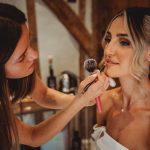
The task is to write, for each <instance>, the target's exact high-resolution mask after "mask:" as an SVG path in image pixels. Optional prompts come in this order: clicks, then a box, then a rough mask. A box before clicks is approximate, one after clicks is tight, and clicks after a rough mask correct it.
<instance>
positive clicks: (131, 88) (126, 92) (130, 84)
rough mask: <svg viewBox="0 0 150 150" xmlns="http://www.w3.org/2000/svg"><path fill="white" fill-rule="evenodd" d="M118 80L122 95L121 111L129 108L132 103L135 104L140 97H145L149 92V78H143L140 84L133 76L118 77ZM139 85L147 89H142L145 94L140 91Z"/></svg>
mask: <svg viewBox="0 0 150 150" xmlns="http://www.w3.org/2000/svg"><path fill="white" fill-rule="evenodd" d="M119 80H120V84H121V89H122V97H123V104H122V111H124V110H126V109H129V108H130V106H131V105H132V104H133V103H134V104H135V103H136V102H138V101H139V100H141V99H146V98H145V97H146V95H147V94H150V90H149V89H150V82H149V79H143V81H142V83H141V84H139V83H138V82H137V81H136V80H135V79H134V78H133V77H126V78H123V79H122V78H120V79H119ZM141 86H143V89H145V90H147V91H145V90H144V92H145V93H146V94H143V92H141ZM140 102H141V101H140Z"/></svg>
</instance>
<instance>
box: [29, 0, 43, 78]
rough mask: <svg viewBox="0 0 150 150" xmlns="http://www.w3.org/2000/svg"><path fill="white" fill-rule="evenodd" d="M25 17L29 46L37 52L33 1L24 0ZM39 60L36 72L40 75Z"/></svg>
mask: <svg viewBox="0 0 150 150" xmlns="http://www.w3.org/2000/svg"><path fill="white" fill-rule="evenodd" d="M26 5H27V17H28V24H29V29H30V30H29V31H30V44H31V47H33V49H34V50H37V51H38V40H37V28H36V13H35V0H26ZM39 66H40V65H39V60H37V66H36V71H37V73H38V74H39V76H40V75H41V74H40V67H39Z"/></svg>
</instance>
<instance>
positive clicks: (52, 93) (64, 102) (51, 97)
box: [35, 88, 75, 109]
mask: <svg viewBox="0 0 150 150" xmlns="http://www.w3.org/2000/svg"><path fill="white" fill-rule="evenodd" d="M74 97H75V96H74V95H71V94H64V93H62V92H59V91H56V90H53V89H50V88H48V89H47V93H46V94H45V96H44V97H43V98H42V99H39V100H35V101H36V103H37V104H39V105H41V106H43V107H47V108H51V109H64V108H66V107H67V106H68V105H69V104H70V103H71V102H72V101H73V100H74Z"/></svg>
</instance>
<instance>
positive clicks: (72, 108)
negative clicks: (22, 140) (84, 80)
mask: <svg viewBox="0 0 150 150" xmlns="http://www.w3.org/2000/svg"><path fill="white" fill-rule="evenodd" d="M81 101H82V100H81ZM82 108H83V104H81V103H80V102H76V100H75V101H74V102H72V103H71V104H70V105H69V106H68V107H66V108H65V109H64V110H62V111H60V112H58V113H56V114H55V115H54V116H52V117H50V118H49V119H47V120H45V121H43V122H42V123H40V124H38V125H36V126H34V127H33V128H32V134H31V135H32V138H31V139H32V141H33V142H34V143H32V144H33V145H32V146H39V145H41V144H44V143H45V142H47V141H48V140H50V139H51V138H52V137H53V136H54V135H56V134H57V133H58V132H59V131H61V130H62V129H63V128H64V127H65V126H66V125H67V123H68V122H69V121H70V120H71V119H72V118H73V116H75V114H77V113H78V112H79V111H80V110H81V109H82Z"/></svg>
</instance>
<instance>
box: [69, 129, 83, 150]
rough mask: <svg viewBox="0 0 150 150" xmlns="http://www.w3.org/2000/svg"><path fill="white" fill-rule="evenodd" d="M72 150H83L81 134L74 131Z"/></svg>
mask: <svg viewBox="0 0 150 150" xmlns="http://www.w3.org/2000/svg"><path fill="white" fill-rule="evenodd" d="M71 150H81V138H80V136H79V132H78V131H76V130H74V132H73V139H72V146H71Z"/></svg>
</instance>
